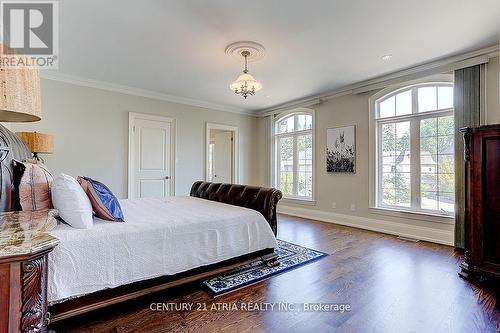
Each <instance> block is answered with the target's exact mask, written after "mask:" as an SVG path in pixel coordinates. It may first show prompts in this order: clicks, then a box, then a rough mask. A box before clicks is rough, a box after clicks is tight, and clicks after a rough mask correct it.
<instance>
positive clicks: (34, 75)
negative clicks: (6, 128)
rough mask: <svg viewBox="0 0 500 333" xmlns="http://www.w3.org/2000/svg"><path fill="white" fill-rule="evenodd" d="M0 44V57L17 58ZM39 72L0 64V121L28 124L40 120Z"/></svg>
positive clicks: (19, 63) (20, 65)
mask: <svg viewBox="0 0 500 333" xmlns="http://www.w3.org/2000/svg"><path fill="white" fill-rule="evenodd" d="M9 50H10V49H9V48H8V47H7V46H5V45H3V44H0V56H2V58H3V57H9V58H11V57H12V58H16V57H17V58H19V57H20V56H19V55H15V54H11V52H10V51H9ZM41 114H42V111H41V99H40V70H39V68H38V67H33V66H29V65H24V64H23V63H21V62H17V63H16V65H15V66H14V65H10V66H7V65H5V64H4V63H3V62H0V121H6V122H29V121H38V120H40V118H41Z"/></svg>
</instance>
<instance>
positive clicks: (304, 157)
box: [274, 113, 313, 200]
mask: <svg viewBox="0 0 500 333" xmlns="http://www.w3.org/2000/svg"><path fill="white" fill-rule="evenodd" d="M274 126H275V128H274V133H275V134H274V135H275V140H274V142H275V145H276V146H275V148H276V149H275V152H276V156H275V171H274V179H275V186H276V187H277V188H279V189H280V190H281V191H282V192H283V195H284V197H288V198H296V199H309V200H311V199H312V197H313V130H312V128H313V116H312V114H309V113H294V114H291V115H287V116H285V117H282V118H279V119H277V120H276V122H275V124H274Z"/></svg>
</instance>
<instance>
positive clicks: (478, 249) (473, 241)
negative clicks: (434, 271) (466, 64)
mask: <svg viewBox="0 0 500 333" xmlns="http://www.w3.org/2000/svg"><path fill="white" fill-rule="evenodd" d="M460 131H461V132H462V133H463V135H464V143H465V144H464V160H465V164H466V165H465V253H464V262H463V263H462V264H461V265H460V266H461V268H462V271H461V272H460V273H459V274H460V276H461V277H463V278H466V279H477V278H479V279H482V278H485V277H490V278H500V124H498V125H488V126H479V127H474V128H470V127H468V128H463V129H461V130H460Z"/></svg>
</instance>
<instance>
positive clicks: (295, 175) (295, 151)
mask: <svg viewBox="0 0 500 333" xmlns="http://www.w3.org/2000/svg"><path fill="white" fill-rule="evenodd" d="M298 165H299V152H298V146H297V135H294V136H293V195H294V196H298V183H299V182H298V177H299V172H298V170H299V167H298Z"/></svg>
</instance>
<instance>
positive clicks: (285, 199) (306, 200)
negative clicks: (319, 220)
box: [281, 197, 316, 206]
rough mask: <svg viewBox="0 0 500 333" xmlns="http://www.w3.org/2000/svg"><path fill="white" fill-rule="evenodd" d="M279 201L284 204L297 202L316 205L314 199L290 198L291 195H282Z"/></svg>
mask: <svg viewBox="0 0 500 333" xmlns="http://www.w3.org/2000/svg"><path fill="white" fill-rule="evenodd" d="M281 202H282V203H284V204H287V203H289V204H298V205H307V206H316V200H312V199H305V198H291V197H283V199H281Z"/></svg>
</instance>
